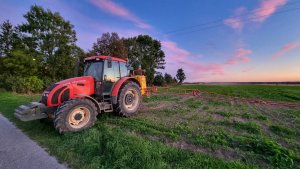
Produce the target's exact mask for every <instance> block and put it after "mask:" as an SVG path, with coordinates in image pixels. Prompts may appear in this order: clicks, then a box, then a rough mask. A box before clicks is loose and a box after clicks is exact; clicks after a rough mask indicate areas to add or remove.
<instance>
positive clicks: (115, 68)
mask: <svg viewBox="0 0 300 169" xmlns="http://www.w3.org/2000/svg"><path fill="white" fill-rule="evenodd" d="M109 62H111V63H109ZM119 79H120V65H119V62H117V61H108V60H105V62H104V73H103V95H110V94H111V90H112V87H113V86H114V84H115V83H116V82H117V81H118V80H119Z"/></svg>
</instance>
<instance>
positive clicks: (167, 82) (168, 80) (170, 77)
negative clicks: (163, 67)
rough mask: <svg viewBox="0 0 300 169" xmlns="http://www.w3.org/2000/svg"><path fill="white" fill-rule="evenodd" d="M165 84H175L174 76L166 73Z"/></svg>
mask: <svg viewBox="0 0 300 169" xmlns="http://www.w3.org/2000/svg"><path fill="white" fill-rule="evenodd" d="M165 82H166V84H171V83H172V82H173V78H172V76H171V75H170V74H168V73H165Z"/></svg>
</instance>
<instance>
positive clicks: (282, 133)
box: [269, 125, 296, 136]
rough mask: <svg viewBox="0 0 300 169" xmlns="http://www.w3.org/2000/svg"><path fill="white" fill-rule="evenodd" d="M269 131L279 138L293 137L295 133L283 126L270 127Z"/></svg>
mask: <svg viewBox="0 0 300 169" xmlns="http://www.w3.org/2000/svg"><path fill="white" fill-rule="evenodd" d="M269 129H270V130H271V131H272V132H273V133H275V134H277V135H280V136H295V135H296V132H295V131H294V130H292V129H290V128H286V127H284V126H279V125H271V126H270V127H269Z"/></svg>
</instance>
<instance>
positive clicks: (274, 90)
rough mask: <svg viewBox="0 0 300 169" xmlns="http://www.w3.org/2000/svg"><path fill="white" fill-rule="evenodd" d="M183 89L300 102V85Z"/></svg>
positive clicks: (187, 86) (204, 86) (203, 86)
mask: <svg viewBox="0 0 300 169" xmlns="http://www.w3.org/2000/svg"><path fill="white" fill-rule="evenodd" d="M173 87H175V88H182V89H199V90H203V91H209V92H215V93H218V94H224V95H227V96H237V97H243V98H255V99H262V100H272V101H286V102H300V86H271V85H181V86H173Z"/></svg>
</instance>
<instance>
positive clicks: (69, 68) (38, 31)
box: [19, 5, 78, 81]
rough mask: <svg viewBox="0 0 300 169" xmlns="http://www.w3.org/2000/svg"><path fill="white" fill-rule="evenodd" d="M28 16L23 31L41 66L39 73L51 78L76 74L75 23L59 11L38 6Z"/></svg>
mask: <svg viewBox="0 0 300 169" xmlns="http://www.w3.org/2000/svg"><path fill="white" fill-rule="evenodd" d="M24 17H25V19H26V21H27V22H26V23H23V24H22V25H20V26H19V30H20V31H21V32H22V40H23V42H24V43H25V45H26V49H28V51H29V53H30V55H31V56H32V57H34V59H36V63H37V64H38V65H39V73H40V74H39V76H40V77H43V78H50V79H51V81H56V80H60V79H65V78H68V77H72V76H73V75H74V71H73V70H74V66H75V64H76V61H77V60H78V59H77V56H74V55H72V54H73V53H74V51H72V50H74V49H75V48H76V47H75V46H76V45H75V42H76V40H77V39H76V32H75V30H74V29H73V25H72V24H71V23H70V22H69V21H65V20H64V19H63V18H62V17H61V16H60V14H59V13H57V12H55V13H53V12H51V11H50V10H44V9H43V8H42V7H40V6H36V5H34V6H32V7H31V9H30V11H29V12H27V13H26V14H25V15H24Z"/></svg>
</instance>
